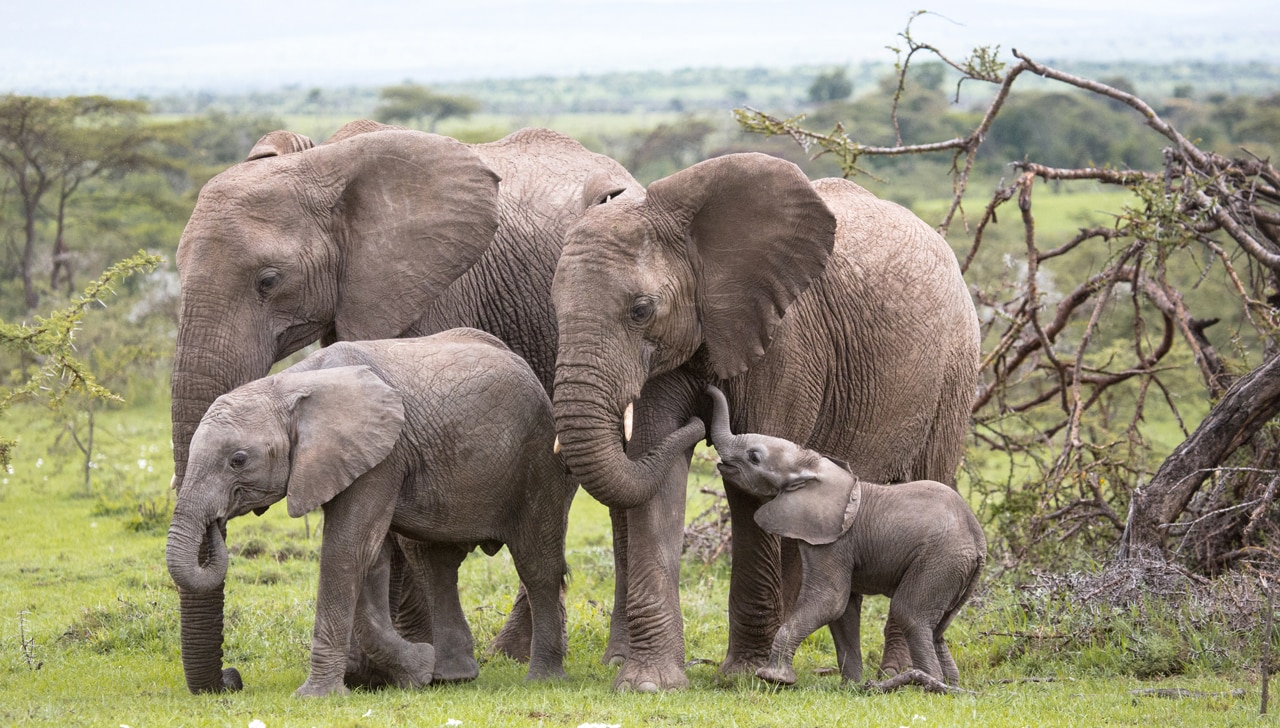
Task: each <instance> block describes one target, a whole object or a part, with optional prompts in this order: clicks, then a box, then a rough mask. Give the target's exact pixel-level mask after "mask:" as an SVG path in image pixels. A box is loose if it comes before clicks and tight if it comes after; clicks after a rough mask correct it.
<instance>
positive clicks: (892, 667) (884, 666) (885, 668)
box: [876, 653, 911, 680]
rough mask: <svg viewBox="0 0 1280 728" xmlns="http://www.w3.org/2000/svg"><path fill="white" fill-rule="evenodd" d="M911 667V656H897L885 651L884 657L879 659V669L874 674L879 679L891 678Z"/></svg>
mask: <svg viewBox="0 0 1280 728" xmlns="http://www.w3.org/2000/svg"><path fill="white" fill-rule="evenodd" d="M910 669H911V657H910V656H906V657H905V658H904V657H899V656H894V655H890V654H889V653H885V657H884V659H883V660H881V661H880V669H879V670H878V672H877V674H876V676H877V677H879V678H880V679H882V680H883V679H885V678H891V677H895V676H897V675H901V674H903V673H905V672H907V671H908V670H910Z"/></svg>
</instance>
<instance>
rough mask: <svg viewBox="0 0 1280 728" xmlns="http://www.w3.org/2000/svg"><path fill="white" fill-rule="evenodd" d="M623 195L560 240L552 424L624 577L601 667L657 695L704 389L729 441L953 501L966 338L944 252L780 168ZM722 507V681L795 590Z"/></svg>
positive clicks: (963, 306)
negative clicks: (751, 436)
mask: <svg viewBox="0 0 1280 728" xmlns="http://www.w3.org/2000/svg"><path fill="white" fill-rule="evenodd" d="M620 191H621V190H620V189H619V188H611V189H607V190H601V191H598V192H597V193H596V194H594V195H592V196H593V197H594V198H595V199H599V200H605V202H604V203H603V204H600V205H597V206H594V207H592V208H591V209H590V210H588V211H587V212H586V213H585V214H584V215H583V217H582V219H581V220H580V221H579V222H578V223H577V224H575V225H574V227H573V228H572V229H570V231H569V233H568V238H567V240H566V242H565V246H564V251H563V253H562V254H561V257H560V262H559V264H558V267H557V269H556V275H555V282H554V285H553V287H552V298H553V302H554V305H555V309H556V316H557V320H558V322H559V329H560V346H559V356H558V360H557V364H556V382H555V392H554V405H555V413H556V420H557V433H558V436H559V443H560V445H561V447H562V448H563V453H564V456H565V459H566V461H567V463H568V464H569V467H570V469H571V470H572V471H573V472H574V474H575V475H576V476H577V477H578V479H579V482H580V483H581V484H582V486H583V487H584V488H586V489H587V491H588V492H590V493H591V494H592V495H593V496H595V497H596V498H597V499H598V500H600V501H601V502H603V503H605V504H606V505H609V506H611V508H612V509H613V510H612V513H613V514H614V530H615V547H616V548H617V549H618V550H619V552H620V553H621V554H622V555H623V557H624V560H625V563H621V564H620V565H619V571H618V580H619V584H620V586H619V591H620V593H621V592H622V591H625V592H626V593H625V596H624V597H622V598H620V599H619V601H618V602H617V603H616V604H615V629H614V632H613V634H612V635H611V639H610V647H609V655H610V656H611V657H613V658H615V659H618V658H620V659H622V667H621V669H620V671H619V673H618V676H617V680H616V683H615V686H616V687H618V688H619V689H627V688H632V689H637V690H644V691H651V690H658V689H667V688H677V687H682V686H684V685H686V684H687V680H686V678H685V675H684V670H683V661H684V647H683V644H684V643H683V634H682V623H681V619H680V608H679V592H678V577H679V564H680V550H681V535H682V529H683V517H684V502H685V483H686V479H687V476H688V466H689V458H690V457H691V455H692V448H693V445H694V444H695V443H696V441H697V440H698V439H700V433H701V428H700V427H693V426H689V425H687V424H686V423H687V422H688V421H689V420H690V418H692V417H694V416H702V417H703V418H704V419H706V418H707V417H708V415H709V411H708V409H707V405H706V404H705V403H704V402H703V401H702V399H701V393H702V392H703V389H704V387H705V385H706V384H708V383H714V384H717V385H718V386H719V387H720V388H721V389H722V390H724V392H725V393H726V395H727V396H728V398H729V404H730V407H731V409H732V411H733V429H734V430H735V431H737V432H760V433H766V434H769V435H774V436H777V437H783V438H786V439H789V440H792V441H794V442H798V443H802V444H803V445H804V447H807V448H809V449H812V450H817V451H818V452H821V453H824V454H828V455H831V456H834V457H839V458H841V459H843V460H845V461H847V462H848V463H849V464H850V465H851V466H852V469H853V472H854V473H856V474H857V475H859V476H861V477H863V478H866V479H868V480H872V481H875V482H881V483H892V482H899V481H906V480H923V479H928V480H937V481H941V482H944V483H948V484H951V483H954V475H955V469H956V467H957V466H958V464H959V459H960V455H961V448H962V445H963V440H964V436H965V432H966V430H967V427H968V413H969V405H970V402H971V400H972V397H973V392H974V386H975V384H976V379H977V365H978V352H979V334H978V321H977V316H976V314H975V311H974V307H973V303H972V301H971V300H970V297H969V294H968V291H967V289H966V288H965V284H964V281H963V280H962V279H961V276H960V270H959V266H958V265H957V263H956V259H955V256H954V254H953V253H952V252H951V250H950V248H948V246H947V244H946V242H945V241H944V240H943V239H942V238H941V237H940V236H939V235H938V234H937V233H936V232H934V231H933V230H932V229H931V228H929V227H928V226H927V225H926V224H925V223H924V222H923V221H921V220H920V219H919V218H917V217H915V216H914V215H912V214H911V213H910V212H908V211H907V210H905V209H903V208H902V207H899V206H898V205H895V204H893V203H890V202H885V201H883V200H880V199H877V198H876V197H875V196H873V195H872V194H870V193H869V192H867V191H866V190H864V189H862V188H861V187H859V186H857V185H855V184H853V183H852V182H848V181H846V180H839V179H831V180H820V181H817V182H814V183H810V181H809V180H808V179H807V178H806V177H805V176H804V175H803V173H802V172H801V171H800V169H799V168H798V167H796V166H795V165H793V164H791V163H789V162H785V161H782V160H779V159H776V158H773V157H769V156H767V155H763V154H732V155H728V156H724V157H719V158H716V159H711V160H708V161H705V162H702V163H700V164H697V165H694V166H693V167H690V168H688V169H686V170H683V171H681V172H678V173H676V174H673V175H671V176H669V177H667V178H665V179H662V180H659V181H657V182H654V183H653V184H652V185H650V186H649V189H648V193H647V195H633V196H624V197H623V198H622V199H613V197H614V196H615V195H616V194H618V193H620ZM633 412H634V414H633ZM632 421H634V425H633V424H632ZM633 427H634V438H632V437H631V434H632V428H633ZM627 440H629V441H630V442H629V444H626V445H624V442H626V441H627ZM659 443H661V444H662V445H663V447H661V448H655V446H657V445H658V444H659ZM669 452H676V453H679V454H678V455H676V456H674V457H671V456H668V455H667V454H666V453H669ZM726 490H727V495H728V498H729V505H730V510H731V514H732V527H733V572H732V577H731V581H730V595H729V625H730V629H729V646H728V655H727V657H726V659H725V661H724V663H723V664H722V666H721V669H722V670H723V671H724V672H726V673H733V672H739V671H746V670H750V671H754V670H755V669H756V668H758V667H761V666H763V665H764V664H765V661H766V660H767V658H768V655H769V647H770V642H771V640H772V638H773V635H774V633H775V631H776V630H777V628H778V626H779V624H780V615H781V612H782V609H783V603H784V601H785V600H786V598H787V597H788V596H793V595H794V592H790V593H788V592H789V589H793V588H794V587H795V586H796V585H791V584H789V585H788V586H787V587H784V586H783V582H784V578H783V570H782V569H781V567H780V563H781V561H782V557H783V554H782V551H783V549H782V548H781V543H780V541H779V539H778V538H777V537H774V536H771V535H769V534H767V533H764V532H763V531H761V529H760V528H759V527H758V526H757V525H756V523H755V521H754V519H753V515H754V512H755V510H756V508H757V507H759V505H760V503H759V501H758V500H756V499H754V498H753V497H752V496H750V495H749V494H746V493H744V492H742V491H740V490H737V489H734V488H732V487H728V488H726ZM789 553H792V554H794V551H793V550H790V549H789ZM787 571H788V573H794V571H795V570H794V569H790V570H787ZM619 612H620V613H619ZM619 617H620V618H619ZM620 625H625V628H624V627H621V626H620ZM895 634H896V633H895ZM889 640H890V644H889V645H888V646H887V648H886V661H885V663H884V667H885V668H886V669H888V670H896V669H900V668H901V667H902V666H904V665H905V664H906V662H907V661H909V659H910V658H909V655H908V654H907V651H906V649H905V647H906V645H905V643H904V642H902V641H901V639H900V637H898V636H894V635H891V636H890V637H889Z"/></svg>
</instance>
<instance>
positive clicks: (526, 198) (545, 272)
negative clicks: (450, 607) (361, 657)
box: [172, 121, 638, 693]
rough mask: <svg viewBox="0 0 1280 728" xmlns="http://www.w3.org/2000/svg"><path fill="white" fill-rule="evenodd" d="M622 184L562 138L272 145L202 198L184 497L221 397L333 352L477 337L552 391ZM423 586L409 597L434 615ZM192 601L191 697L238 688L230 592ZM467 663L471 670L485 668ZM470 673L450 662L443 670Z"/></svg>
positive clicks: (337, 139)
mask: <svg viewBox="0 0 1280 728" xmlns="http://www.w3.org/2000/svg"><path fill="white" fill-rule="evenodd" d="M616 184H621V185H624V186H630V187H638V185H637V184H636V183H635V180H634V179H633V178H632V177H631V176H630V175H629V174H628V173H627V172H626V170H625V169H623V168H622V166H621V165H619V164H618V163H617V162H615V161H613V160H612V159H609V158H608V157H605V156H602V155H599V154H594V153H592V152H589V151H587V150H586V149H585V148H583V147H582V145H580V144H578V143H577V142H575V141H573V140H572V139H570V138H568V137H566V136H564V135H562V134H559V133H556V132H552V131H548V130H545V129H526V130H523V131H520V132H516V133H514V134H512V135H510V136H508V137H506V138H504V139H500V140H498V141H496V142H492V143H489V144H476V145H465V144H461V143H459V142H457V141H455V140H452V139H449V138H447V137H441V136H436V135H433V134H425V133H422V132H416V131H407V130H402V129H396V128H393V127H386V126H383V125H380V124H376V123H374V122H369V121H360V122H352V123H351V124H348V125H347V126H346V127H343V129H341V130H339V131H338V132H337V133H336V134H335V135H334V136H333V137H331V138H330V139H329V140H328V141H326V142H325V143H323V144H320V145H318V146H315V145H313V144H312V143H311V141H310V140H309V139H307V138H306V137H302V136H300V135H297V134H293V133H291V132H285V131H277V132H272V133H271V134H268V135H267V136H265V137H263V139H262V140H261V141H259V142H258V144H257V145H256V146H255V147H254V149H253V151H252V152H251V153H250V155H249V159H248V160H247V161H245V162H243V163H241V164H238V165H236V166H234V167H231V168H230V169H228V170H226V171H224V172H223V173H221V174H219V175H218V176H217V177H215V178H213V179H212V180H210V182H209V183H208V184H207V185H205V187H204V189H202V190H201V193H200V198H199V200H198V201H197V203H196V207H195V210H194V212H192V215H191V219H190V221H189V222H188V223H187V227H186V230H185V231H184V232H183V235H182V240H181V243H180V244H179V246H178V270H179V272H180V274H181V282H182V301H181V307H180V316H179V325H178V335H177V347H176V351H175V354H174V365H173V379H172V390H173V411H172V418H173V445H174V472H175V475H174V484H175V486H176V487H177V488H178V489H179V491H180V490H181V487H182V483H183V480H184V472H185V468H186V464H187V453H188V446H189V443H190V440H191V436H192V433H193V432H194V431H195V428H196V425H197V424H198V423H199V422H200V418H201V417H202V416H203V415H204V413H205V411H206V410H207V409H208V407H209V405H210V404H211V403H212V402H213V401H214V399H216V398H217V397H218V396H220V395H222V394H224V393H226V392H229V391H231V390H232V389H234V388H236V387H238V386H240V385H242V384H244V383H246V382H249V381H252V380H254V379H256V378H258V377H262V376H265V375H266V374H267V373H268V371H269V370H270V367H271V365H272V364H273V363H274V362H276V361H279V360H280V359H282V358H284V357H285V356H287V355H288V354H290V353H292V352H294V351H296V350H298V349H300V348H302V347H303V346H306V345H307V344H309V343H312V342H314V341H315V340H317V339H322V340H324V341H325V342H332V341H337V340H360V339H382V338H393V337H406V336H419V335H424V334H431V333H434V332H437V331H443V330H445V329H449V328H453V327H457V326H471V327H474V328H478V329H483V330H485V331H488V332H490V333H493V334H495V335H496V336H498V338H500V339H502V340H503V341H504V342H505V343H506V344H507V345H508V346H509V347H511V349H512V350H513V351H515V352H516V353H517V354H519V355H520V356H522V357H523V358H524V359H525V360H526V361H528V362H529V363H530V365H531V366H532V367H533V370H534V372H535V373H536V374H537V375H538V377H539V379H540V380H541V382H542V384H543V386H544V388H546V389H547V391H548V392H550V388H551V383H552V379H553V369H554V363H555V356H556V321H555V314H554V311H553V309H552V307H551V295H550V290H551V279H552V275H553V273H554V271H555V265H556V260H557V259H558V258H559V255H560V248H561V246H562V244H563V240H564V233H565V230H566V229H567V228H568V226H569V225H570V223H572V222H573V221H574V220H575V219H576V218H577V217H578V216H579V215H580V214H581V212H582V210H583V208H584V205H585V204H586V202H588V201H590V199H591V198H590V196H589V194H588V193H587V190H588V189H589V188H592V189H593V188H594V187H598V186H601V185H604V186H606V187H607V186H610V185H616ZM412 581H413V580H404V582H405V583H404V586H405V589H404V591H405V593H406V596H405V598H406V599H409V598H410V597H416V599H417V600H418V601H417V602H416V603H421V601H422V599H423V597H422V595H421V590H418V589H411V588H410V587H412V585H413V584H412ZM393 584H397V585H398V584H400V580H398V579H396V580H393ZM179 597H180V601H181V609H182V657H183V669H184V672H185V674H186V680H187V686H188V688H189V689H190V690H191V691H192V692H197V693H198V692H208V691H220V690H227V689H231V690H235V689H239V687H240V678H239V676H238V675H237V674H236V673H235V669H234V668H226V669H225V670H224V669H223V668H222V647H221V645H222V631H223V630H222V618H223V595H222V591H221V590H220V589H219V590H213V591H211V592H202V593H201V594H200V595H198V596H197V595H192V594H189V593H187V592H186V591H185V590H182V589H179ZM394 606H395V605H394V604H393V607H394ZM412 611H413V615H412V616H413V617H414V618H413V619H406V620H404V621H406V622H408V624H407V625H406V624H402V623H401V622H397V624H398V626H400V627H401V628H402V632H403V633H404V634H405V635H406V636H407V637H411V638H414V641H425V640H426V639H427V638H429V637H430V635H429V632H428V631H427V628H426V624H425V620H424V619H423V618H422V614H421V611H422V610H420V609H419V610H412ZM403 615H404V612H403V611H401V616H402V617H403ZM529 629H530V626H529V612H528V608H527V604H526V603H525V602H524V600H523V599H519V600H518V601H517V603H516V607H515V609H513V610H512V614H511V617H510V619H509V621H508V624H507V628H504V630H503V632H502V634H501V635H500V636H499V637H498V639H497V640H495V643H494V647H495V648H497V649H498V650H500V651H503V652H505V653H507V654H510V655H512V656H513V657H522V656H526V655H527V654H528V650H529V640H530V633H529ZM457 659H458V660H459V661H461V664H459V666H458V667H459V669H460V668H461V667H465V662H466V661H467V660H470V659H471V655H469V654H468V655H460V656H457ZM453 660H454V656H451V655H448V654H446V653H445V652H444V651H439V652H438V654H437V667H438V669H439V668H440V667H441V666H442V665H444V666H447V665H449V664H450V663H451V661H453ZM353 670H354V672H355V673H357V674H358V673H359V672H360V667H359V665H358V664H357V665H355V667H354V668H353Z"/></svg>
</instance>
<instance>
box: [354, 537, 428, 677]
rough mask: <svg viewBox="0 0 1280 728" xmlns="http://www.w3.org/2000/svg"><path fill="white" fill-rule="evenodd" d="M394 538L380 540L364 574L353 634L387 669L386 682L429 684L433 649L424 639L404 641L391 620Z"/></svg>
mask: <svg viewBox="0 0 1280 728" xmlns="http://www.w3.org/2000/svg"><path fill="white" fill-rule="evenodd" d="M393 541H394V539H387V540H386V541H384V542H383V546H382V551H381V552H380V554H379V556H378V559H377V561H375V562H374V563H373V565H372V567H370V569H369V573H368V574H367V575H366V576H365V580H364V588H363V589H362V590H361V592H360V599H359V601H358V602H357V605H356V621H355V636H356V640H355V641H356V642H357V643H358V644H359V646H360V648H361V650H362V651H363V652H364V653H365V654H367V655H369V658H370V660H371V661H372V662H373V663H374V664H375V665H377V666H378V667H380V668H382V669H383V670H385V671H386V672H387V675H388V682H389V683H390V684H392V685H395V686H397V687H401V688H416V687H421V686H423V685H427V684H430V682H431V673H432V671H433V670H434V668H435V662H436V659H435V649H434V648H433V647H432V646H431V645H430V644H427V643H413V642H406V641H405V640H404V639H403V638H402V637H401V636H400V635H399V634H398V633H397V632H396V629H395V627H394V626H393V625H392V623H391V603H390V600H389V596H390V583H391V561H392V559H391V551H392V550H393V549H395V548H396V547H395V546H393Z"/></svg>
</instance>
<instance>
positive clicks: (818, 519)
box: [755, 469, 862, 545]
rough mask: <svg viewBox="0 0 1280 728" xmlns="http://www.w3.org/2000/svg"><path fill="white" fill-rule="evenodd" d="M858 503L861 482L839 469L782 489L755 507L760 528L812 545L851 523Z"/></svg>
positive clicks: (840, 532)
mask: <svg viewBox="0 0 1280 728" xmlns="http://www.w3.org/2000/svg"><path fill="white" fill-rule="evenodd" d="M861 505H862V483H861V482H860V481H859V480H858V478H857V477H855V476H854V475H852V474H851V473H848V472H847V471H844V470H843V469H841V470H840V471H839V472H833V471H832V470H831V469H825V470H824V471H823V472H822V475H821V477H817V478H814V479H812V480H809V481H807V482H805V483H803V484H802V485H799V486H798V487H791V488H787V489H784V490H783V491H782V492H781V493H779V494H778V495H777V496H776V497H775V498H774V499H773V500H771V501H769V502H768V503H765V504H764V505H763V506H760V508H759V509H758V510H757V511H756V516H755V517H756V523H757V524H759V526H760V528H763V529H764V530H765V531H768V532H769V533H772V534H774V535H777V536H784V537H786V538H798V539H800V540H801V541H804V542H806V543H811V544H814V545H820V544H826V543H831V542H833V541H835V540H836V539H838V538H840V536H842V535H844V533H845V532H846V531H848V530H849V528H850V526H852V525H853V520H854V518H855V517H856V516H857V515H858V508H859V506H861Z"/></svg>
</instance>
